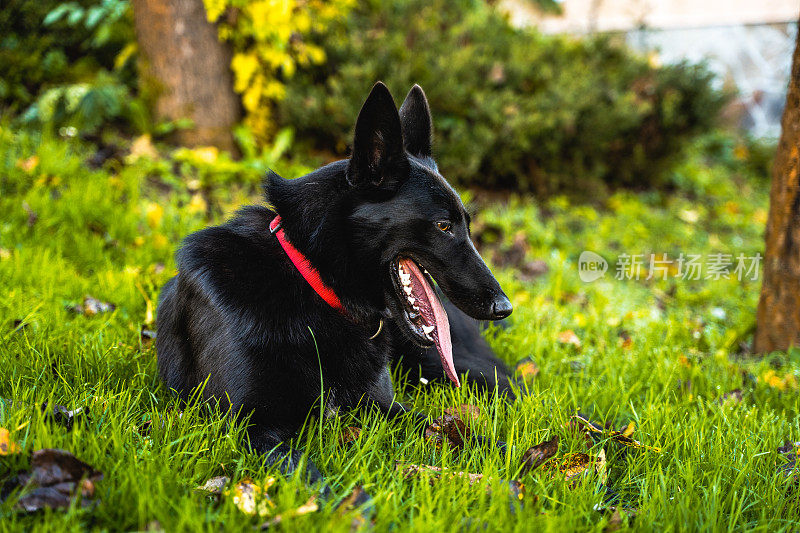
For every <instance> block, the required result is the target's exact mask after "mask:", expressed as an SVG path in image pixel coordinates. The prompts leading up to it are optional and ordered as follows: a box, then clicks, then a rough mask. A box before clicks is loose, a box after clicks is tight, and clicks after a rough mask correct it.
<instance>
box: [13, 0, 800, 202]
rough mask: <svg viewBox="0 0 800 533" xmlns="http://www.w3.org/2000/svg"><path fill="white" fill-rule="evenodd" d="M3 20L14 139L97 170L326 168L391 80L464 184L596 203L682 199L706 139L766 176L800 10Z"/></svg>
mask: <svg viewBox="0 0 800 533" xmlns="http://www.w3.org/2000/svg"><path fill="white" fill-rule="evenodd" d="M4 4H5V6H4V8H3V9H2V12H0V28H2V40H0V72H2V78H0V106H2V110H3V117H4V120H5V122H6V123H7V124H9V125H13V126H14V127H20V128H31V127H33V128H37V129H40V130H42V131H50V132H53V133H55V134H56V135H60V136H61V137H67V138H69V137H77V138H80V139H82V140H84V141H90V142H94V143H95V144H96V145H97V147H98V154H97V157H96V158H95V160H94V164H96V165H102V164H103V163H104V161H105V159H108V158H117V159H121V158H122V157H123V156H124V154H125V153H127V152H129V151H130V150H131V147H130V146H128V145H127V144H129V143H130V142H132V141H133V140H134V139H139V144H138V145H136V146H137V147H138V148H140V149H142V148H148V149H149V148H150V147H151V145H152V144H153V143H157V142H164V143H166V145H168V146H169V145H171V146H187V147H212V148H214V149H218V150H222V151H224V152H226V153H227V154H230V158H229V159H230V161H231V162H233V161H242V160H249V161H251V162H258V161H261V163H263V164H254V165H249V166H248V165H245V166H246V167H247V168H244V169H239V170H236V171H234V173H235V174H237V173H238V174H239V175H237V176H234V177H232V179H233V180H234V181H237V182H241V183H246V182H248V181H252V180H255V181H257V180H258V178H257V177H254V176H253V175H250V174H248V170H249V169H254V170H255V171H256V174H258V173H260V172H261V171H262V170H263V168H262V167H264V166H265V164H267V163H270V164H275V163H276V161H275V160H277V159H280V155H283V153H284V152H287V151H288V150H287V148H288V147H289V146H292V147H293V148H292V150H291V154H292V157H295V158H300V159H301V160H302V161H303V162H308V163H309V164H310V166H315V165H316V164H317V163H319V162H326V161H328V160H331V159H335V158H341V157H345V156H346V155H347V151H348V142H349V140H350V133H351V128H352V125H353V122H354V118H355V116H356V113H357V111H358V108H359V106H360V104H361V102H362V100H363V98H364V97H365V95H366V94H367V92H368V90H369V87H370V86H371V85H372V84H373V83H374V82H375V81H376V80H383V81H384V82H386V83H387V85H388V86H389V87H390V89H391V90H392V91H393V92H394V94H395V97H396V98H398V99H400V98H402V96H403V95H404V94H405V92H406V91H407V90H408V88H409V87H410V86H411V85H412V84H413V83H419V84H420V85H422V87H423V88H424V89H425V90H426V92H427V94H428V97H429V99H430V103H431V107H432V109H433V111H434V119H435V126H436V152H437V156H438V159H439V162H440V166H441V167H442V169H443V171H444V174H445V175H446V176H447V177H448V178H449V179H450V180H451V181H452V182H454V183H455V184H457V185H460V186H470V187H477V188H485V189H493V190H506V191H509V190H510V191H516V192H524V193H528V192H530V193H533V194H535V195H537V196H539V197H545V196H548V195H552V194H554V193H561V192H566V193H568V194H573V193H578V194H584V195H586V196H587V197H589V198H596V195H597V194H601V195H602V194H606V193H607V191H608V190H609V189H613V188H616V187H619V186H624V187H635V188H636V187H660V186H665V185H666V186H668V185H670V177H669V170H670V169H671V168H673V166H674V163H675V161H676V160H677V159H678V158H680V156H681V154H682V153H683V150H684V149H685V148H686V147H687V146H688V144H689V143H691V141H692V140H693V139H696V138H697V137H698V136H701V135H704V134H707V133H709V132H711V131H716V132H719V131H725V132H728V134H730V135H729V137H728V138H727V139H726V140H725V143H727V144H731V143H732V144H735V145H737V146H739V147H740V153H743V152H741V150H743V149H745V148H747V150H748V154H750V155H752V156H753V163H754V164H756V165H761V166H762V169H765V168H766V167H767V165H768V160H769V158H770V152H771V149H772V148H771V145H774V142H775V140H776V139H777V136H778V134H779V132H780V116H781V112H782V108H783V102H784V99H785V91H786V87H787V82H788V77H789V70H790V63H791V52H792V50H793V45H794V39H795V33H796V28H797V25H796V23H795V20H796V18H797V15H798V12H800V2H797V1H796V0H769V1H764V2H757V3H754V2H747V1H745V0H735V1H729V2H717V1H710V2H703V3H698V2H689V1H683V0H673V1H662V2H655V1H652V0H502V1H499V2H495V1H473V0H455V1H444V0H433V1H423V0H401V1H397V2H376V1H366V2H354V1H353V0H332V1H330V2H320V1H313V0H312V1H302V0H285V1H271V0H252V1H249V0H205V1H203V0H175V1H172V2H170V1H154V0H133V1H130V0H81V1H70V2H61V1H54V0H53V1H51V0H44V1H33V0H6V2H4ZM142 136H146V137H142ZM718 140H719V139H718ZM126 143H127V144H126ZM725 143H723V144H725ZM718 144H719V143H718ZM732 144H731V145H732ZM265 149H266V152H265ZM276 149H277V151H276ZM265 154H271V155H272V159H273V160H269V161H267V160H265V159H264V158H265V157H266V155H265ZM184 155H191V154H186V153H184ZM226 157H227V156H226ZM201 159H202V157H201ZM226 160H227V159H226ZM207 170H209V171H210V172H212V173H214V169H207ZM231 170H233V168H232V167H231V168H229V169H228V171H231Z"/></svg>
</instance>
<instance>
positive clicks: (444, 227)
mask: <svg viewBox="0 0 800 533" xmlns="http://www.w3.org/2000/svg"><path fill="white" fill-rule="evenodd" d="M436 227H437V228H439V229H440V230H442V231H444V232H445V233H450V231H451V230H452V229H453V225H452V224H450V222H448V221H446V220H440V221H439V222H437V223H436Z"/></svg>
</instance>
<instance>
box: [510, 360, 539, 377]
mask: <svg viewBox="0 0 800 533" xmlns="http://www.w3.org/2000/svg"><path fill="white" fill-rule="evenodd" d="M514 372H515V373H516V374H518V375H519V377H521V378H522V379H523V380H525V381H531V380H533V378H535V377H536V376H537V375H538V374H539V367H538V366H536V363H534V362H533V360H532V359H530V358H527V359H523V360H522V361H520V362H519V363H517V367H516V368H515V369H514Z"/></svg>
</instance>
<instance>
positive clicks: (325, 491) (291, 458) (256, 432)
mask: <svg viewBox="0 0 800 533" xmlns="http://www.w3.org/2000/svg"><path fill="white" fill-rule="evenodd" d="M247 435H248V437H249V439H250V447H251V448H252V450H253V451H255V452H256V453H258V454H260V455H262V456H263V457H264V459H265V462H266V465H267V466H274V465H277V466H278V469H279V470H280V471H281V473H282V474H283V475H285V476H290V475H292V474H293V473H294V472H296V471H297V469H298V468H299V467H300V463H301V460H302V458H303V454H302V452H300V450H295V449H292V448H290V447H289V445H287V444H286V443H284V442H283V440H282V439H281V438H280V437H278V436H277V435H276V433H275V431H274V430H272V429H269V428H264V427H261V426H251V427H249V428H248V429H247ZM305 476H306V482H307V483H309V484H311V485H315V484H317V483H320V484H321V485H320V494H321V495H322V498H323V499H325V500H327V499H329V498H330V497H331V494H332V492H331V488H330V487H329V486H328V484H327V483H325V480H324V478H323V477H322V474H321V473H320V471H319V469H318V468H317V465H315V464H314V462H313V461H312V460H311V459H308V460H307V461H306V469H305Z"/></svg>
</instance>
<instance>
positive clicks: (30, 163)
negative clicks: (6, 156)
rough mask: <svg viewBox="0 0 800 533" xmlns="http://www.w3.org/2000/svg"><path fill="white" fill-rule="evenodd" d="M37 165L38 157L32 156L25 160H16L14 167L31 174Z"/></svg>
mask: <svg viewBox="0 0 800 533" xmlns="http://www.w3.org/2000/svg"><path fill="white" fill-rule="evenodd" d="M38 165H39V156H38V155H32V156H30V157H29V158H27V159H17V163H16V167H17V168H19V169H22V170H24V171H25V172H27V173H31V172H32V171H33V170H35V169H36V167H37V166H38Z"/></svg>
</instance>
